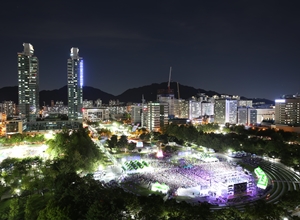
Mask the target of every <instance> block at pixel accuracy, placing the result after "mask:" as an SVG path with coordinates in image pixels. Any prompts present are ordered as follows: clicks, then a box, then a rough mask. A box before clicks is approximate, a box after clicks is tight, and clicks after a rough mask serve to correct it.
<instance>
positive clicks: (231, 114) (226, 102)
mask: <svg viewBox="0 0 300 220" xmlns="http://www.w3.org/2000/svg"><path fill="white" fill-rule="evenodd" d="M214 115H215V118H214V122H216V123H218V124H225V123H229V124H236V123H237V100H235V99H216V100H215V107H214Z"/></svg>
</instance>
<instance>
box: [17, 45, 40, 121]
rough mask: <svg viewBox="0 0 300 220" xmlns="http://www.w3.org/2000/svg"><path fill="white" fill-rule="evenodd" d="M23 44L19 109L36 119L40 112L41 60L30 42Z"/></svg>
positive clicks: (19, 71)
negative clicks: (35, 54)
mask: <svg viewBox="0 0 300 220" xmlns="http://www.w3.org/2000/svg"><path fill="white" fill-rule="evenodd" d="M23 46H24V51H23V52H20V53H18V99H19V105H18V109H19V114H20V115H21V116H24V117H26V118H27V119H28V120H29V121H35V119H36V116H37V114H38V112H39V61H38V58H37V57H36V56H34V55H33V53H34V49H33V46H32V45H31V44H30V43H24V44H23Z"/></svg>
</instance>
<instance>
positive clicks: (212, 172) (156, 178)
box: [122, 159, 245, 192]
mask: <svg viewBox="0 0 300 220" xmlns="http://www.w3.org/2000/svg"><path fill="white" fill-rule="evenodd" d="M148 164H149V165H150V166H152V167H153V169H152V170H151V171H148V172H140V173H134V174H129V175H126V176H125V177H124V178H123V179H122V182H134V183H135V184H141V185H142V186H144V187H147V188H148V189H151V185H152V184H153V183H155V182H158V183H161V184H162V183H164V184H166V185H167V186H169V187H170V191H173V192H175V191H176V190H177V189H179V188H191V187H196V186H199V190H201V189H207V188H209V187H211V186H212V185H214V184H220V183H223V184H224V183H227V182H228V183H229V182H239V181H244V177H243V176H245V173H244V172H243V171H242V170H238V169H237V168H236V167H235V166H233V165H232V164H230V163H228V162H227V161H220V162H211V163H205V162H203V161H201V160H195V159H193V160H190V159H184V160H183V159H180V160H178V161H177V163H174V162H170V161H169V160H155V159H153V160H149V161H148ZM214 186H216V185H214Z"/></svg>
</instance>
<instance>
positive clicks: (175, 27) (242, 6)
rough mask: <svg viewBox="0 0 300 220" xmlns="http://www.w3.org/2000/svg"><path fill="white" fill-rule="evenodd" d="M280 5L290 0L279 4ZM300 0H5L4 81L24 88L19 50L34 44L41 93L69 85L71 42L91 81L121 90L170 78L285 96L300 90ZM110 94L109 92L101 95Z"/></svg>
mask: <svg viewBox="0 0 300 220" xmlns="http://www.w3.org/2000/svg"><path fill="white" fill-rule="evenodd" d="M279 2H280V4H279ZM298 2H299V1H265V0H264V1H261V0H260V1H247V0H238V1H230V0H228V1H227V0H221V1H215V0H214V1H200V0H198V1H183V0H182V1H176V0H170V1H164V0H159V1H154V0H153V1H146V0H140V1H131V0H127V1H125V0H122V1H113V0H109V1H104V0H97V1H96V0H85V1H77V0H73V1H68V0H60V1H57V0H51V1H44V0H40V1H34V0H31V1H29V0H28V1H27V0H20V1H14V0H10V1H5V3H1V6H0V25H1V26H0V28H1V34H0V40H1V47H0V49H1V53H0V66H1V70H0V73H1V80H0V87H4V86H15V85H17V52H22V51H23V46H22V44H23V42H28V43H31V44H32V45H33V47H34V49H35V55H36V56H37V57H38V58H39V61H40V90H52V89H58V88H60V87H62V86H64V85H66V84H67V59H68V58H69V54H70V48H71V47H78V48H79V50H80V51H79V53H80V56H82V57H83V59H84V68H85V70H84V72H85V73H84V74H85V75H84V84H85V85H87V86H92V87H95V88H99V89H101V90H102V91H104V92H107V93H110V94H113V95H119V94H120V93H122V92H124V91H125V90H126V89H129V88H134V87H140V86H144V85H149V84H151V83H161V82H166V81H168V76H169V67H170V66H172V68H173V72H172V81H175V82H179V83H180V84H183V85H188V86H192V87H195V88H201V89H205V90H214V91H217V92H219V93H228V94H234V95H241V96H246V97H249V98H254V97H260V98H269V99H275V98H277V97H279V96H280V95H282V94H294V93H297V92H300V84H299V82H300V74H299V70H300V43H299V42H300V13H299V7H298ZM99 98H101V97H99Z"/></svg>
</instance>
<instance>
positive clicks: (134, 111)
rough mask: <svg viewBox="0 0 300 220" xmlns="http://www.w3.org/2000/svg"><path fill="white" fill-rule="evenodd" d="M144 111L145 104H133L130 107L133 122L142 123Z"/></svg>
mask: <svg viewBox="0 0 300 220" xmlns="http://www.w3.org/2000/svg"><path fill="white" fill-rule="evenodd" d="M142 111H143V104H135V105H132V106H131V109H130V118H131V123H133V124H137V123H140V124H141V123H142Z"/></svg>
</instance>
